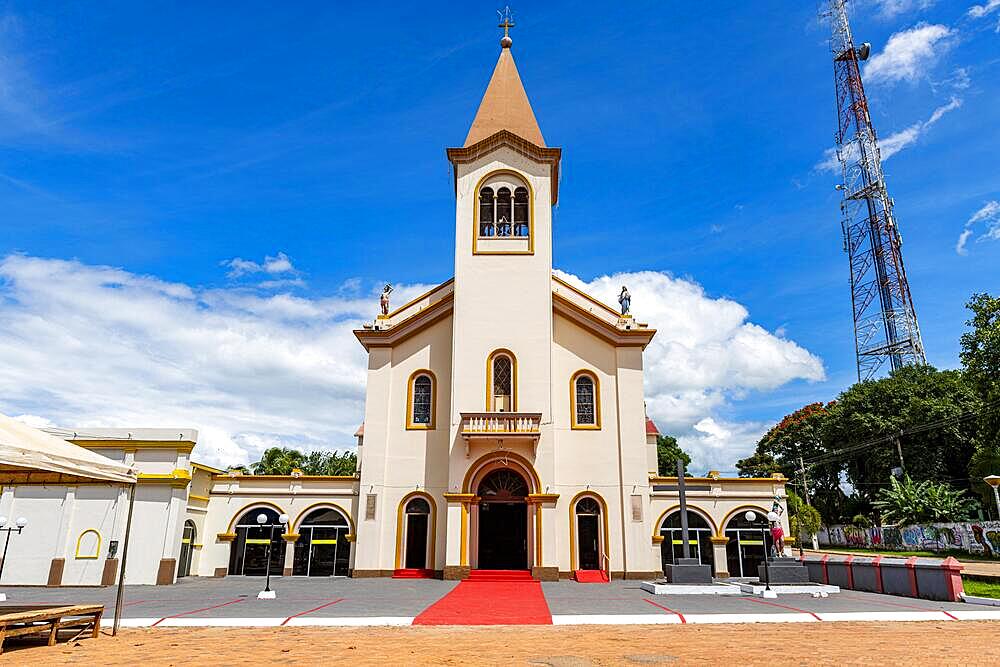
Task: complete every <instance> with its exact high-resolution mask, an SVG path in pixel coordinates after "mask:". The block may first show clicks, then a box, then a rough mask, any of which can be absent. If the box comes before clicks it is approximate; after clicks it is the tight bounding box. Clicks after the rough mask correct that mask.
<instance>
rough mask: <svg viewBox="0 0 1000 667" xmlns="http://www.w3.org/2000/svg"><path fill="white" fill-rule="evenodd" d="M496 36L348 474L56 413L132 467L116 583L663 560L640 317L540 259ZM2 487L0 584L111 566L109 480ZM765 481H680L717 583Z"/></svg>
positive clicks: (538, 163) (100, 576)
mask: <svg viewBox="0 0 1000 667" xmlns="http://www.w3.org/2000/svg"><path fill="white" fill-rule="evenodd" d="M501 47H502V48H501V52H500V58H499V60H498V61H497V64H496V68H495V69H494V71H493V76H492V78H491V79H490V81H489V85H488V86H487V88H486V93H485V94H484V95H483V98H482V102H481V103H480V106H479V110H478V112H477V113H476V116H475V118H474V119H473V121H472V126H471V128H470V129H469V132H468V135H467V136H466V137H465V141H464V143H463V144H462V145H461V146H460V147H456V148H449V149H448V150H447V157H448V160H449V161H450V162H451V165H452V168H453V173H454V191H455V267H454V278H452V279H450V280H447V281H446V282H443V283H441V284H440V285H438V286H437V287H435V288H433V289H432V290H430V291H429V292H427V293H426V294H423V295H421V296H419V297H418V298H416V299H414V300H412V301H411V302H409V303H406V304H404V305H402V306H399V307H398V308H396V309H394V310H392V309H390V308H389V307H388V303H387V300H388V291H387V293H386V295H385V297H384V302H383V313H382V314H381V315H379V316H377V318H375V319H374V320H373V321H371V322H369V323H366V324H365V325H363V327H362V328H360V329H358V330H357V331H355V332H354V333H355V335H356V337H357V339H358V341H360V343H361V345H363V346H364V348H365V349H366V350H367V352H368V379H367V400H366V407H365V415H364V423H363V425H362V427H361V429H359V431H358V433H357V438H358V463H359V470H358V472H357V474H356V475H353V476H345V477H328V476H310V475H302V474H300V473H299V472H298V471H295V472H293V474H291V475H247V474H240V473H238V472H236V471H222V470H217V469H214V468H211V467H208V466H204V465H200V464H197V463H194V462H193V461H192V460H191V454H192V450H194V449H195V446H196V442H195V441H196V440H197V432H196V431H194V430H192V429H179V430H173V429H160V430H157V431H152V430H148V429H123V430H112V431H101V432H98V433H91V434H90V435H84V434H81V433H80V432H77V431H75V430H68V431H66V433H67V434H68V435H65V436H64V437H65V438H66V439H67V440H70V441H71V442H73V443H74V444H76V445H79V446H81V447H84V448H87V449H91V450H93V451H96V452H99V453H101V454H103V455H104V456H106V457H108V458H111V459H113V460H115V461H119V462H121V463H123V464H125V465H127V466H130V467H131V468H132V469H133V470H134V471H135V472H136V475H137V478H138V486H137V489H138V490H137V491H136V498H137V499H136V516H137V517H140V519H141V520H139V521H137V522H136V532H135V533H133V535H132V538H131V539H130V544H131V543H132V542H133V540H134V541H135V542H136V544H137V545H138V546H136V547H134V549H133V550H132V554H133V555H132V556H131V557H130V561H129V563H128V565H127V567H126V568H125V569H126V572H125V580H126V582H127V583H149V584H154V583H155V584H170V583H173V582H174V581H175V580H176V579H177V578H178V577H184V576H205V577H225V576H262V575H264V574H265V573H267V572H268V571H270V572H271V574H273V575H278V576H281V575H284V576H305V577H339V576H354V577H375V576H382V577H389V576H393V577H443V578H445V579H464V578H467V577H469V576H476V575H475V574H474V573H475V572H476V571H480V570H493V571H496V570H504V571H520V575H521V576H531V577H533V578H535V579H540V580H555V579H557V578H571V577H572V578H575V579H577V580H581V581H602V580H606V579H607V578H608V577H613V578H637V579H638V578H643V579H652V578H657V577H659V576H661V575H662V573H663V570H664V567H665V565H667V564H669V563H672V562H674V561H675V560H676V559H677V558H679V557H681V551H680V550H681V539H680V538H681V535H680V532H681V531H680V525H681V522H680V513H679V493H678V480H677V478H676V477H658V476H657V453H656V441H657V436H658V435H659V434H658V433H657V428H656V426H655V425H654V424H653V422H652V421H651V420H650V419H649V418H647V416H646V411H645V404H644V397H643V372H644V371H643V350H644V349H645V348H646V346H647V345H648V344H649V342H650V341H651V340H652V339H653V337H654V336H655V335H656V331H655V330H654V329H652V328H650V327H649V326H648V325H647V324H645V323H643V322H642V321H640V320H641V311H642V303H641V302H640V303H636V304H635V305H636V310H637V312H638V313H640V314H639V316H638V317H634V316H633V315H632V313H631V309H630V300H629V298H628V297H627V292H625V293H624V294H623V295H622V299H621V302H622V303H621V308H618V309H616V308H613V307H611V306H609V305H606V304H604V303H601V302H600V301H599V300H597V299H595V298H594V297H592V296H590V295H588V294H586V293H585V292H584V291H582V290H581V289H580V288H579V287H577V286H575V285H573V284H570V283H569V282H566V281H565V280H562V279H560V278H559V277H558V276H556V275H554V274H553V270H552V256H553V252H552V250H553V229H552V209H553V207H554V206H555V205H556V203H557V202H558V199H559V167H560V161H561V159H562V151H561V149H559V148H555V147H551V146H549V145H547V144H546V141H545V139H544V137H543V135H542V131H541V129H540V127H539V125H538V122H537V120H536V118H535V114H534V112H533V111H532V108H531V104H530V103H529V101H528V96H527V94H526V93H525V90H524V87H523V85H522V83H521V78H520V76H519V74H518V70H517V67H516V66H515V64H514V57H513V55H512V54H511V40H510V38H509V37H508V36H506V35H505V36H504V38H503V40H502V41H501ZM596 251H599V249H598V248H595V252H596ZM623 291H624V289H623ZM664 325H665V326H669V323H664ZM53 475H55V476H53ZM0 482H2V484H3V488H2V494H0V513H3V515H4V516H9V517H14V516H24V517H26V518H27V519H28V520H29V521H30V522H31V524H30V525H34V526H46V527H47V529H46V530H34V531H33V530H26V531H25V532H24V535H23V536H19V538H18V543H17V545H16V547H17V551H16V552H14V553H12V554H11V556H10V557H9V560H10V563H9V564H8V567H7V568H6V570H5V571H4V573H3V575H4V581H3V583H21V584H39V583H42V584H48V585H53V586H57V585H84V584H106V583H110V582H112V581H114V580H115V577H116V575H117V572H118V560H117V558H118V557H119V553H120V552H119V550H118V545H119V544H124V542H123V541H124V540H125V532H126V521H125V517H126V516H127V515H128V512H127V510H126V507H125V498H126V494H125V493H124V492H122V491H121V490H120V489H116V488H110V487H108V485H107V484H104V485H102V484H90V483H82V482H79V481H75V480H67V479H63V478H61V477H60V476H59V475H58V474H55V473H53V474H49V475H47V476H41V477H40V476H38V475H34V476H32V475H31V474H23V475H22V474H18V475H14V474H10V475H8V476H7V477H5V478H4V479H2V480H0ZM785 483H786V480H785V479H784V478H783V477H781V476H780V475H778V476H776V477H774V478H761V479H746V478H723V477H721V476H720V475H719V474H718V473H717V472H709V473H708V475H706V476H705V477H700V478H696V477H688V478H686V490H687V494H686V495H687V501H688V523H689V525H690V530H691V541H692V545H691V546H692V557H694V558H697V559H698V561H699V562H700V563H703V564H710V565H712V571H713V573H714V574H715V576H717V577H729V576H733V577H744V576H745V577H749V576H756V569H757V564H758V563H759V562H760V561H761V559H762V557H763V554H764V548H765V546H764V544H765V542H764V540H765V539H766V538H764V537H763V534H762V528H766V526H767V523H766V521H765V519H764V517H765V515H766V514H767V512H768V511H769V510H771V509H772V507H778V508H780V509H782V510H783V509H784V502H785V501H784V497H785ZM747 510H753V511H754V512H755V513H756V519H755V520H753V521H751V520H748V518H747ZM781 523H782V525H783V528H784V530H785V534H786V535H788V534H789V530H788V521H787V515H786V514H784V513H782V516H781ZM48 527H52V528H51V529H49V528H48ZM137 536H138V537H137ZM787 540H789V538H786V541H787ZM18 554H19V555H18Z"/></svg>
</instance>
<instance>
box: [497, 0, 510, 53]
mask: <svg viewBox="0 0 1000 667" xmlns="http://www.w3.org/2000/svg"><path fill="white" fill-rule="evenodd" d="M497 16H499V17H500V25H499V26H497V27H499V28H503V37H502V38H501V39H500V46H502V47H503V48H505V49H509V48H510V45H511V44H513V43H514V41H513V40H512V39H511V38H510V29H511V28H513V27H514V13H513V12H512V11H511V10H510V5H507V6H506V7H504V8H503V9H502V10H500V9H498V10H497Z"/></svg>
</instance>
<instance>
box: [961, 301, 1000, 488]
mask: <svg viewBox="0 0 1000 667" xmlns="http://www.w3.org/2000/svg"><path fill="white" fill-rule="evenodd" d="M966 308H968V309H969V310H970V311H972V318H971V319H970V320H968V321H967V322H966V324H967V325H968V326H969V327H970V328H971V330H970V331H967V332H966V333H964V334H962V339H961V343H962V352H961V358H962V364H963V365H964V366H965V378H966V381H967V382H968V383H969V385H970V386H972V387H973V388H974V389H975V391H976V393H977V394H978V395H979V398H980V400H982V402H983V404H984V405H983V408H984V409H983V410H982V411H981V412H980V418H979V422H978V424H979V448H978V449H977V451H976V452H975V454H973V456H972V459H971V460H970V462H969V477H970V478H971V479H972V488H973V489H974V490H975V491H976V492H978V493H979V494H980V495H981V496H982V498H983V501H984V504H985V505H986V506H987V507H991V506H992V505H993V492H992V491H991V490H990V488H989V487H988V486H987V485H986V484H984V483H983V481H982V479H983V477H985V476H986V475H1000V298H997V297H993V296H990V295H989V294H973V295H972V298H971V299H970V300H969V302H968V303H967V304H966Z"/></svg>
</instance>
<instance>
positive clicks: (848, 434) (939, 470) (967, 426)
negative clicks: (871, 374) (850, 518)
mask: <svg viewBox="0 0 1000 667" xmlns="http://www.w3.org/2000/svg"><path fill="white" fill-rule="evenodd" d="M979 406H980V401H979V398H978V396H977V395H976V393H975V391H973V390H972V388H971V387H970V386H969V385H968V383H967V382H965V379H964V377H963V374H962V372H961V371H939V370H936V369H935V368H933V367H932V366H905V367H903V368H901V369H899V370H896V371H893V372H892V373H891V374H890V375H889V376H888V377H886V378H882V379H879V380H870V381H867V382H859V383H858V384H855V385H854V386H852V387H851V388H849V389H848V390H847V391H845V392H843V393H842V394H841V395H840V396H839V397H838V398H837V401H836V403H835V404H834V405H833V406H832V407H831V408H830V410H829V414H828V416H827V419H826V422H825V423H824V425H823V440H824V445H825V447H826V448H827V450H829V451H836V450H841V449H843V448H848V447H852V446H854V447H859V449H857V450H856V451H855V452H851V453H847V455H846V457H838V458H839V459H840V460H841V461H842V462H843V470H844V474H845V475H846V478H847V481H848V482H849V483H850V484H851V485H852V486H853V487H854V489H855V494H856V496H857V497H858V499H859V500H860V501H861V502H860V504H859V507H857V508H856V511H858V512H861V513H867V511H868V509H870V507H871V502H872V501H873V500H874V499H875V496H876V494H877V492H878V489H879V488H883V487H885V485H886V484H887V483H888V481H889V479H890V477H891V476H892V469H893V468H895V467H897V466H899V455H898V453H897V447H896V443H895V441H894V440H893V439H892V437H891V436H894V435H896V434H899V433H901V432H902V431H904V430H906V429H910V428H913V427H918V426H925V425H932V424H937V426H934V427H933V428H927V429H925V430H921V431H920V432H916V433H911V434H906V435H902V436H901V440H900V448H901V449H902V452H903V459H904V466H903V467H904V469H905V471H906V473H907V474H909V475H910V476H911V477H912V478H913V479H915V480H939V481H941V480H967V479H968V476H969V475H968V466H969V459H971V458H972V455H973V453H974V452H975V450H976V435H977V431H978V427H977V426H976V424H975V421H974V420H967V419H966V420H960V421H954V418H955V417H959V416H961V415H965V414H967V413H969V412H975V411H977V410H978V409H979ZM948 420H952V421H948ZM873 440H880V442H877V443H876V444H871V445H867V446H866V443H869V442H871V441H873ZM961 486H962V487H963V488H968V482H967V481H966V482H964V483H962V484H961Z"/></svg>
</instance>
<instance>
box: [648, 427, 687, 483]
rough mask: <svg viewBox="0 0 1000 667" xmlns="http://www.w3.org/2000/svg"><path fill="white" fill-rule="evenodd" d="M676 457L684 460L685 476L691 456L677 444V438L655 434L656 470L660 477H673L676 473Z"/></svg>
mask: <svg viewBox="0 0 1000 667" xmlns="http://www.w3.org/2000/svg"><path fill="white" fill-rule="evenodd" d="M677 459H680V460H681V461H683V462H684V476H685V477H687V476H688V475H689V474H690V473H688V466H689V465H691V456H690V455H689V454H688V453H687V452H685V451H684V450H683V449H681V447H680V445H678V444H677V438H673V437H671V436H669V435H658V436H656V472H657V473H658V474H659V475H660V476H661V477H673V476H674V475H676V474H677Z"/></svg>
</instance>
